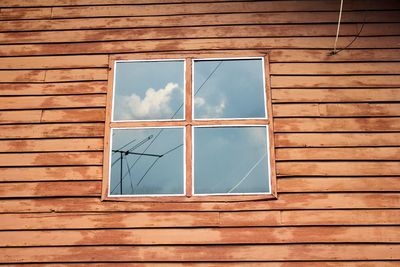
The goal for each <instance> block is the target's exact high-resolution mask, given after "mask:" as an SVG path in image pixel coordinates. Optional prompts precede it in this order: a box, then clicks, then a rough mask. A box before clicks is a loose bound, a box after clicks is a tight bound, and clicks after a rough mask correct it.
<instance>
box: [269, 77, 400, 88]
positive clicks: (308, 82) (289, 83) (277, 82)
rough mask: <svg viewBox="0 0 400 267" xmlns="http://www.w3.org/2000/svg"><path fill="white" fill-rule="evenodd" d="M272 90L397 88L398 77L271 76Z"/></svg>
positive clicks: (399, 83)
mask: <svg viewBox="0 0 400 267" xmlns="http://www.w3.org/2000/svg"><path fill="white" fill-rule="evenodd" d="M271 80H272V88H285V87H287V88H304V87H315V88H321V87H398V86H400V76H398V75H376V76H374V75H368V76H273V77H272V78H271Z"/></svg>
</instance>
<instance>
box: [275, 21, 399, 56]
mask: <svg viewBox="0 0 400 267" xmlns="http://www.w3.org/2000/svg"><path fill="white" fill-rule="evenodd" d="M352 14H354V13H352ZM329 52H330V51H326V50H314V49H313V50H300V49H293V50H281V49H277V50H273V51H271V54H270V58H271V62H276V63H282V62H288V63H293V62H325V63H327V62H338V61H340V62H346V61H351V62H355V61H356V62H377V61H398V60H399V59H400V50H399V49H385V50H380V49H378V50H377V49H351V50H342V51H341V52H340V53H338V54H336V55H334V56H332V55H330V53H329Z"/></svg>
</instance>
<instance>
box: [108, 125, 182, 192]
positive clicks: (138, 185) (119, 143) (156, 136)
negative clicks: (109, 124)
mask: <svg viewBox="0 0 400 267" xmlns="http://www.w3.org/2000/svg"><path fill="white" fill-rule="evenodd" d="M183 132H184V131H183V128H146V129H113V131H112V152H111V163H110V164H111V182H110V185H111V186H110V195H158V194H183V193H184V182H183V180H184V178H183V177H184V168H183V166H184V165H183V159H184V146H183V140H184V133H183ZM121 179H122V183H121Z"/></svg>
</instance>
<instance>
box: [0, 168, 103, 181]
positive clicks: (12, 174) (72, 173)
mask: <svg viewBox="0 0 400 267" xmlns="http://www.w3.org/2000/svg"><path fill="white" fill-rule="evenodd" d="M102 176H103V175H102V172H101V167H98V166H80V167H76V166H68V167H60V166H57V167H23V168H22V167H17V168H11V167H6V168H0V181H1V182H17V181H20V182H29V181H74V180H100V179H101V178H102Z"/></svg>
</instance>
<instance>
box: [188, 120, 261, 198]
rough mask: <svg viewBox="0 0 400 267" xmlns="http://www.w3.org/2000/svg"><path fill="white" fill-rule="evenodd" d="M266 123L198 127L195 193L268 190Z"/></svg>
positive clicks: (195, 131) (195, 142) (195, 151)
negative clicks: (264, 124) (263, 124)
mask: <svg viewBox="0 0 400 267" xmlns="http://www.w3.org/2000/svg"><path fill="white" fill-rule="evenodd" d="M266 131H267V129H266V127H265V126H240V127H195V128H194V192H195V194H227V193H229V194H241V193H268V192H269V181H268V177H269V175H268V172H269V170H268V152H267V151H268V150H267V132H266Z"/></svg>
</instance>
